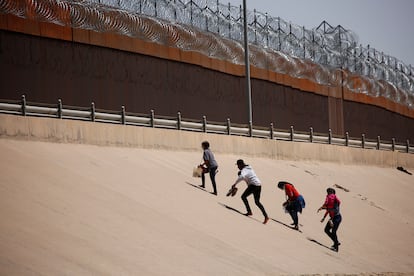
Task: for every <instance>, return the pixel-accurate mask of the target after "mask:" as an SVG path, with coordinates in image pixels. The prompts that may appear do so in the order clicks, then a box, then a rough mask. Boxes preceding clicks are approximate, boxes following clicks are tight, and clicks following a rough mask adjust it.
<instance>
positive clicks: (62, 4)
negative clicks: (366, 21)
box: [0, 0, 414, 109]
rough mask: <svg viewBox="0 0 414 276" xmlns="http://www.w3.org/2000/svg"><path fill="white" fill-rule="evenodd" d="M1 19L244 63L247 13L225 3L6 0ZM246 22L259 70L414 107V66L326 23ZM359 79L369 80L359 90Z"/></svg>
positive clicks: (251, 17)
mask: <svg viewBox="0 0 414 276" xmlns="http://www.w3.org/2000/svg"><path fill="white" fill-rule="evenodd" d="M0 13H11V14H14V15H17V16H20V17H30V18H35V19H36V20H40V21H48V22H53V23H55V24H60V25H70V26H71V27H73V28H82V29H89V30H94V31H98V32H114V33H119V34H123V35H128V36H131V37H138V38H140V39H144V40H148V41H152V42H156V43H160V44H164V45H167V46H172V47H177V48H179V49H182V50H187V51H199V52H201V53H203V54H205V55H207V56H211V57H214V58H218V59H222V60H227V61H229V62H232V63H235V64H244V56H243V55H244V50H243V46H242V45H243V44H242V42H241V41H243V33H244V32H243V20H244V18H243V10H242V7H241V6H240V7H235V6H231V5H230V4H228V5H225V4H221V3H220V2H219V1H218V0H189V1H185V0H31V1H25V0H3V1H1V2H0ZM246 19H247V22H248V30H247V35H248V41H249V43H250V46H249V47H250V48H251V50H250V60H251V63H250V64H251V65H253V66H257V67H258V68H263V69H267V70H270V71H274V72H278V73H282V74H289V75H291V76H292V77H296V78H305V79H309V80H311V81H314V82H316V83H319V84H323V85H329V86H345V87H346V88H348V89H349V90H350V91H352V92H355V93H363V94H368V95H371V96H373V97H378V96H382V97H385V98H387V99H389V100H391V101H393V102H396V103H399V104H402V105H404V106H407V107H408V108H410V109H412V108H414V75H413V67H412V66H411V65H406V64H404V63H403V62H402V61H400V60H398V59H397V58H395V57H392V56H389V55H386V54H384V53H383V52H380V51H378V50H376V49H375V48H372V47H370V46H369V45H368V46H367V47H363V46H362V45H358V43H357V40H358V39H357V36H356V34H355V33H353V32H352V31H350V30H347V29H345V28H343V27H342V26H340V25H339V26H336V27H333V26H331V25H330V24H329V23H328V22H325V21H324V22H322V23H321V24H320V25H319V26H318V27H316V28H314V29H312V30H308V29H305V28H304V27H300V26H298V25H295V24H292V23H288V22H286V21H284V20H283V19H281V18H280V17H272V16H270V15H268V14H267V13H261V12H258V11H256V10H254V11H247V18H246ZM338 71H340V72H341V73H340V74H338ZM355 75H357V76H361V77H362V81H358V82H357V83H355V82H354V81H353V78H354V76H355ZM339 76H340V77H339Z"/></svg>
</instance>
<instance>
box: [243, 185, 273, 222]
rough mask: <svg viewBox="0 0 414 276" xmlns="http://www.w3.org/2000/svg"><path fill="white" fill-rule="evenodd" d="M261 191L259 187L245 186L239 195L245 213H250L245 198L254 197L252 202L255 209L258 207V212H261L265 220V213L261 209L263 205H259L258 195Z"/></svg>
mask: <svg viewBox="0 0 414 276" xmlns="http://www.w3.org/2000/svg"><path fill="white" fill-rule="evenodd" d="M261 191H262V187H261V186H255V185H249V186H247V188H246V190H245V191H244V193H243V194H242V195H241V199H242V200H243V202H244V205H245V206H246V209H247V213H251V212H252V210H251V209H250V205H249V201H247V197H248V196H249V195H251V194H253V196H254V202H255V203H256V205H257V207H259V209H260V211H262V213H263V216H264V217H265V218H267V213H266V211H265V209H264V207H263V205H262V204H261V203H260V193H261Z"/></svg>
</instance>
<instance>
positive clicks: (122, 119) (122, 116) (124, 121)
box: [121, 105, 126, 125]
mask: <svg viewBox="0 0 414 276" xmlns="http://www.w3.org/2000/svg"><path fill="white" fill-rule="evenodd" d="M121 123H122V124H123V125H125V124H126V120H125V106H124V105H123V106H121Z"/></svg>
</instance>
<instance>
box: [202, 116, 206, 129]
mask: <svg viewBox="0 0 414 276" xmlns="http://www.w3.org/2000/svg"><path fill="white" fill-rule="evenodd" d="M203 132H207V117H206V116H203Z"/></svg>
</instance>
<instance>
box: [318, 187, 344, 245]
mask: <svg viewBox="0 0 414 276" xmlns="http://www.w3.org/2000/svg"><path fill="white" fill-rule="evenodd" d="M326 193H327V195H326V198H325V202H324V204H323V205H322V206H321V207H320V208H319V209H318V212H319V211H321V210H326V212H325V214H324V216H323V218H322V220H321V222H323V221H324V220H325V217H326V216H327V215H328V214H329V217H330V219H329V221H328V222H327V223H326V226H325V233H326V234H327V235H328V236H329V237H330V238H331V240H332V241H333V242H334V244H333V245H332V249H333V250H335V251H338V250H339V245H340V244H341V243H340V242H339V241H338V236H337V234H336V232H337V231H338V227H339V224H341V221H342V216H341V213H340V212H339V205H340V204H341V201H340V200H339V198H338V197H337V196H336V191H335V189H333V188H328V189H326Z"/></svg>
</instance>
